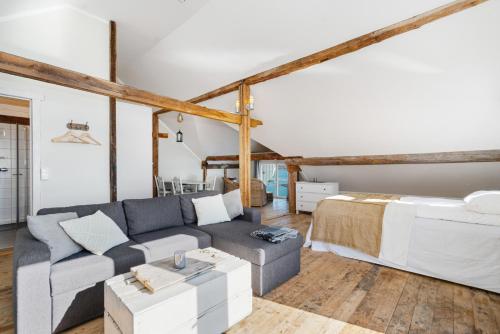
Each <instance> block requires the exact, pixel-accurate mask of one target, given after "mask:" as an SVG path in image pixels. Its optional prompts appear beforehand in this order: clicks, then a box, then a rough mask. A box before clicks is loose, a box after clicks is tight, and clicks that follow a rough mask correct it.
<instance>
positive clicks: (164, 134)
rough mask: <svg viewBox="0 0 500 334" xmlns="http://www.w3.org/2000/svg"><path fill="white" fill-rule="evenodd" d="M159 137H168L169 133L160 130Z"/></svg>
mask: <svg viewBox="0 0 500 334" xmlns="http://www.w3.org/2000/svg"><path fill="white" fill-rule="evenodd" d="M158 138H162V139H166V138H168V133H163V132H158Z"/></svg>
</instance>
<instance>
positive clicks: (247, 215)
mask: <svg viewBox="0 0 500 334" xmlns="http://www.w3.org/2000/svg"><path fill="white" fill-rule="evenodd" d="M239 218H240V219H241V220H246V221H247V222H251V223H256V224H260V220H261V218H260V210H259V209H256V208H243V215H242V216H240V217H239Z"/></svg>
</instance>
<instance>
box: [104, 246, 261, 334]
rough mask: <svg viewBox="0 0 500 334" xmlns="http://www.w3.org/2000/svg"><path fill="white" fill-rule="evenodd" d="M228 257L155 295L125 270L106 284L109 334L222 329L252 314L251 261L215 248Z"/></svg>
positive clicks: (106, 325)
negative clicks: (206, 270) (201, 272)
mask: <svg viewBox="0 0 500 334" xmlns="http://www.w3.org/2000/svg"><path fill="white" fill-rule="evenodd" d="M207 250H208V251H210V252H216V253H217V254H218V255H222V257H223V260H222V261H219V262H217V264H216V266H215V268H213V269H211V270H210V271H208V272H207V273H204V274H201V275H200V276H197V277H195V278H192V279H191V280H188V281H185V282H180V283H176V284H174V285H172V286H169V287H166V288H163V289H161V290H159V291H157V292H156V293H154V294H153V293H151V292H150V291H148V290H147V289H145V288H144V286H143V285H142V284H141V283H140V282H138V281H136V280H135V278H134V277H133V275H132V274H130V273H128V274H123V275H119V276H115V277H113V278H110V279H109V280H107V281H106V282H105V284H104V308H105V312H104V332H105V333H106V334H115V333H117V334H118V333H123V334H129V333H130V334H132V333H135V334H146V333H148V334H149V333H150V334H156V333H198V334H201V333H222V332H224V331H226V330H227V329H229V327H231V326H233V325H234V324H236V323H237V322H239V321H240V320H242V319H243V318H245V317H246V316H248V315H249V314H250V313H251V312H252V288H251V266H250V262H248V261H245V260H242V259H240V258H237V257H235V256H232V255H229V254H227V253H224V252H222V251H219V250H216V249H214V248H206V249H204V250H194V251H190V252H187V253H186V256H188V257H189V256H190V255H193V254H194V252H205V254H206V252H207Z"/></svg>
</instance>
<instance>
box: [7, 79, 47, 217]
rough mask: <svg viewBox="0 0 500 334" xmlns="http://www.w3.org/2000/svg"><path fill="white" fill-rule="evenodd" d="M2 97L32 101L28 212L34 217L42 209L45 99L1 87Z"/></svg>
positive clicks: (40, 96) (30, 93) (34, 94)
mask: <svg viewBox="0 0 500 334" xmlns="http://www.w3.org/2000/svg"><path fill="white" fill-rule="evenodd" d="M0 95H2V96H6V97H11V98H16V99H21V100H29V101H30V148H31V152H30V161H29V166H30V177H29V185H30V190H31V191H30V194H29V196H30V207H29V210H28V214H29V215H34V214H36V212H38V210H40V209H41V202H42V192H41V182H40V168H41V157H40V156H41V155H40V137H41V122H40V110H41V104H42V102H43V101H44V99H45V97H44V96H43V95H40V94H36V93H32V92H26V91H22V90H17V89H11V88H6V87H1V86H0Z"/></svg>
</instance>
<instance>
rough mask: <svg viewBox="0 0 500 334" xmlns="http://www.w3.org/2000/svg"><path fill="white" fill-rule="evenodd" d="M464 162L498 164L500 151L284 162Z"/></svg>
mask: <svg viewBox="0 0 500 334" xmlns="http://www.w3.org/2000/svg"><path fill="white" fill-rule="evenodd" d="M466 162H500V150H480V151H458V152H439V153H415V154H391V155H362V156H342V157H318V158H292V159H286V160H285V163H286V164H287V165H296V166H354V165H406V164H443V163H466Z"/></svg>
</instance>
